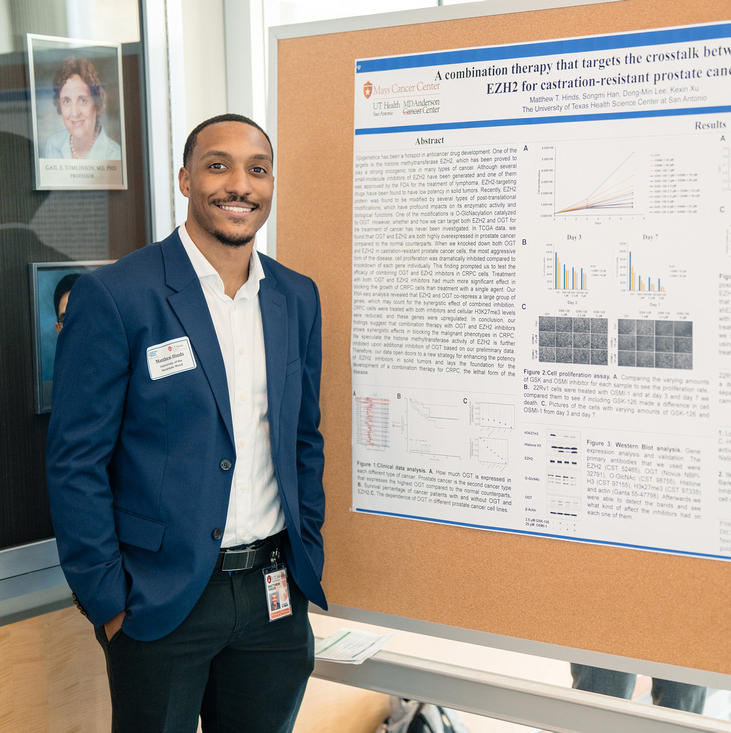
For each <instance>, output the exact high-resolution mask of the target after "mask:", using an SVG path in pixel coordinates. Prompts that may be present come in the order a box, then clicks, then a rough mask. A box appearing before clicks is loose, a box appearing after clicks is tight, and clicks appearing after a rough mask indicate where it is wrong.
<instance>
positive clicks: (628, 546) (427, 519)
mask: <svg viewBox="0 0 731 733" xmlns="http://www.w3.org/2000/svg"><path fill="white" fill-rule="evenodd" d="M353 511H354V512H355V513H356V514H371V515H373V516H377V517H395V518H396V519H415V520H417V521H419V522H430V523H431V524H447V525H450V526H452V527H467V528H468V529H484V530H488V531H490V532H505V533H506V534H520V535H526V536H528V537H545V538H546V539H549V540H566V541H568V542H581V543H583V544H586V545H605V546H607V547H622V548H625V549H627V550H643V551H645V552H662V553H665V554H668V555H682V556H683V557H702V558H705V559H707V560H725V561H726V562H729V561H731V557H729V556H728V555H712V554H710V553H706V552H686V551H685V550H670V549H668V548H665V547H652V546H650V545H632V544H630V543H628V542H610V541H607V540H594V539H588V538H586V537H575V536H570V535H563V534H550V533H548V532H529V531H526V530H522V529H510V528H507V527H492V526H490V525H487V524H471V523H469V522H456V521H455V522H452V521H449V520H448V519H436V518H434V517H420V516H418V515H417V514H399V513H397V512H384V511H379V510H375V509H359V508H354V509H353Z"/></svg>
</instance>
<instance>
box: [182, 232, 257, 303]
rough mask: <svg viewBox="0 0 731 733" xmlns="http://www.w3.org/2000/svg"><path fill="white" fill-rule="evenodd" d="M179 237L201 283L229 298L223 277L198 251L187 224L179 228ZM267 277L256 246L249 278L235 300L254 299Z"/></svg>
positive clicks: (253, 251) (252, 251)
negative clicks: (225, 290) (224, 289)
mask: <svg viewBox="0 0 731 733" xmlns="http://www.w3.org/2000/svg"><path fill="white" fill-rule="evenodd" d="M178 235H179V236H180V241H181V242H182V243H183V247H184V248H185V252H186V254H187V255H188V259H189V260H190V264H191V265H193V269H194V270H195V274H196V275H197V276H198V279H199V280H200V281H201V283H205V284H206V285H208V286H209V287H211V289H212V290H213V291H214V292H215V293H216V294H217V295H219V296H221V297H224V298H226V297H227V296H226V295H225V294H224V292H223V281H222V280H221V276H220V275H219V274H218V272H216V269H215V268H214V267H213V265H212V264H211V263H210V262H209V261H208V260H207V259H206V258H205V256H204V255H203V253H202V252H201V251H200V250H199V249H198V247H197V246H196V244H195V242H194V241H193V240H192V239H191V237H190V234H188V230H187V229H186V228H185V224H181V225H180V226H179V227H178ZM265 277H266V275H265V274H264V268H263V267H262V266H261V260H260V259H259V254H258V253H257V251H256V246H254V248H253V249H252V250H251V258H250V259H249V278H248V279H247V281H246V282H245V283H244V284H243V285H242V286H241V287H240V288H239V290H238V292H237V293H236V295H235V296H234V298H233V300H238V299H239V298H249V299H250V298H254V297H256V296H257V295H258V293H259V284H260V283H261V281H262V280H263V279H264V278H265Z"/></svg>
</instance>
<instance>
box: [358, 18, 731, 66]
mask: <svg viewBox="0 0 731 733" xmlns="http://www.w3.org/2000/svg"><path fill="white" fill-rule="evenodd" d="M729 36H731V23H719V24H717V25H702V26H693V27H690V28H670V29H667V30H657V31H644V32H637V33H621V34H616V35H611V36H592V37H589V38H572V39H566V40H560V41H538V42H536V43H524V44H515V45H511V46H486V47H481V48H466V49H460V50H456V51H438V52H434V53H423V54H414V55H411V56H391V57H386V58H377V59H365V60H360V61H356V73H357V74H366V73H374V72H376V71H390V70H395V69H418V68H422V67H424V66H440V65H449V64H469V63H477V62H480V61H499V60H508V59H516V58H527V57H535V56H549V55H554V54H556V55H558V54H566V53H582V52H587V51H608V50H611V49H617V48H619V49H629V48H635V47H637V46H659V45H664V44H668V43H687V42H689V41H712V40H716V39H719V38H728V37H729Z"/></svg>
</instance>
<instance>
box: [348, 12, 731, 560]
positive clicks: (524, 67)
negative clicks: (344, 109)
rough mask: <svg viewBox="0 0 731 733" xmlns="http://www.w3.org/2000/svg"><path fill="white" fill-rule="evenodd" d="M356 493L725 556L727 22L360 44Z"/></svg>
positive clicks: (729, 160) (415, 509) (729, 446)
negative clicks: (417, 44) (419, 48)
mask: <svg viewBox="0 0 731 733" xmlns="http://www.w3.org/2000/svg"><path fill="white" fill-rule="evenodd" d="M354 103H355V125H354V175H353V272H352V275H353V320H352V339H351V364H352V401H353V402H352V408H353V499H352V501H353V509H354V510H355V511H357V512H368V513H375V514H380V515H387V516H394V517H407V518H412V519H419V520H425V521H431V522H441V523H450V524H455V525H462V526H467V527H474V528H482V529H489V530H498V531H505V532H517V533H525V534H532V535H541V536H548V537H554V538H564V539H572V540H578V541H583V542H592V543H602V544H608V545H617V546H625V547H633V548H641V549H645V550H651V551H662V552H673V553H680V554H686V555H694V556H702V557H710V558H718V559H730V558H731V24H728V23H722V24H711V25H702V26H692V27H682V28H672V29H661V30H654V31H647V32H637V33H630V34H621V35H605V36H594V37H585V38H572V39H565V40H555V41H550V42H540V43H530V44H518V45H507V46H499V47H495V46H493V47H486V48H469V49H461V50H459V49H458V50H446V51H442V52H437V53H428V54H420V55H409V56H399V57H388V58H373V59H361V60H359V61H357V63H356V66H355V100H354Z"/></svg>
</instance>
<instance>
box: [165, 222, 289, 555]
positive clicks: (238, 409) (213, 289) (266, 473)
mask: <svg viewBox="0 0 731 733" xmlns="http://www.w3.org/2000/svg"><path fill="white" fill-rule="evenodd" d="M178 233H179V234H180V239H181V241H182V242H183V246H184V247H185V251H186V252H187V254H188V257H189V258H190V262H191V264H192V265H193V269H194V270H195V272H196V274H197V275H198V278H199V280H200V282H201V287H202V288H203V294H204V295H205V298H206V302H207V303H208V310H209V311H210V313H211V319H212V320H213V327H214V328H215V330H216V336H217V337H218V344H219V346H220V347H221V355H222V356H223V362H224V365H225V366H226V379H227V381H228V395H229V401H230V404H231V417H232V419H233V428H234V440H235V445H236V466H235V468H234V474H233V479H232V482H231V499H230V501H229V505H228V517H227V518H226V526H225V529H224V532H223V540H222V542H221V546H222V547H233V546H235V545H241V544H249V543H250V542H254V541H256V540H262V539H265V538H267V537H269V536H271V535H273V534H276V533H277V532H279V531H280V530H282V529H284V514H283V512H282V505H281V502H280V499H279V490H278V488H277V481H276V477H275V475H274V464H273V461H272V450H271V443H270V440H269V414H268V402H267V382H266V362H265V356H264V331H263V328H262V323H261V308H260V306H259V297H258V296H259V284H260V282H261V280H263V279H264V277H265V276H264V270H263V269H262V266H261V261H260V260H259V256H258V254H257V253H256V250H253V251H252V253H251V260H250V262H249V279H248V280H247V281H246V282H245V283H244V284H243V285H242V286H241V288H240V289H239V291H238V292H237V293H236V295H235V296H234V297H233V299H232V298H230V297H229V296H228V295H226V293H225V292H224V286H223V281H222V280H221V277H220V276H219V274H218V273H217V272H216V270H215V269H214V267H213V265H211V263H210V262H209V261H208V260H207V259H206V258H205V257H204V256H203V254H202V253H201V251H200V250H199V249H198V247H196V246H195V243H194V242H193V240H192V239H191V238H190V235H189V234H188V232H187V230H186V228H185V226H181V227H180V228H179V230H178ZM209 460H210V457H209Z"/></svg>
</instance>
